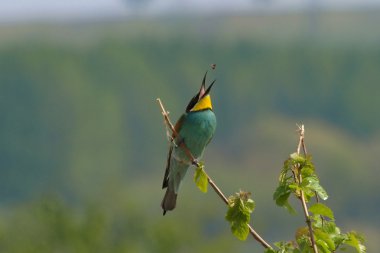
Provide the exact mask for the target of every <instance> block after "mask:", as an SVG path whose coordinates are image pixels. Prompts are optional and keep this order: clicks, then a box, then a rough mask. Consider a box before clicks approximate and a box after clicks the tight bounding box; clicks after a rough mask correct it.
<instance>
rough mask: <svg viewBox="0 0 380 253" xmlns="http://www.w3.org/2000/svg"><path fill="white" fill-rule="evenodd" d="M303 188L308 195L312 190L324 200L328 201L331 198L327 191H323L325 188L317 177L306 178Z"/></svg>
mask: <svg viewBox="0 0 380 253" xmlns="http://www.w3.org/2000/svg"><path fill="white" fill-rule="evenodd" d="M301 186H302V188H303V190H304V191H305V192H306V193H307V192H309V191H310V190H311V191H315V192H316V193H317V194H318V196H319V197H320V198H321V199H323V200H326V199H327V198H328V197H329V196H328V195H327V192H326V191H325V189H323V187H322V186H321V185H320V184H319V180H318V178H317V176H316V175H313V176H309V177H305V178H304V179H303V181H302V185H301Z"/></svg>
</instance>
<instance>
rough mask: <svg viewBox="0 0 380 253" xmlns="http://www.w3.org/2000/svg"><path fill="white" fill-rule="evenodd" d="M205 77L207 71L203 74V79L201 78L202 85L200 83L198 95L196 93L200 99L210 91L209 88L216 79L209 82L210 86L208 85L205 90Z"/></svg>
mask: <svg viewBox="0 0 380 253" xmlns="http://www.w3.org/2000/svg"><path fill="white" fill-rule="evenodd" d="M206 77H207V71H206V73H205V75H204V76H203V80H202V85H201V89H200V91H199V93H198V94H199V95H198V98H199V99H201V98H203V97H204V96H206V95H207V94H209V93H210V90H211V87H212V86H213V85H214V83H215V81H216V79H215V80H214V81H212V83H211V84H210V86H208V88H207V90H206Z"/></svg>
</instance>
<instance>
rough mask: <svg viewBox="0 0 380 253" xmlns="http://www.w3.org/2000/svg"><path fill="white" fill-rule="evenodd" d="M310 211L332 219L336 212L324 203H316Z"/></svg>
mask: <svg viewBox="0 0 380 253" xmlns="http://www.w3.org/2000/svg"><path fill="white" fill-rule="evenodd" d="M309 211H310V212H312V213H313V214H319V215H322V216H325V217H328V218H330V219H332V220H333V219H334V213H333V211H332V210H331V209H330V208H329V207H328V206H326V205H324V204H322V203H315V204H314V205H312V206H310V207H309Z"/></svg>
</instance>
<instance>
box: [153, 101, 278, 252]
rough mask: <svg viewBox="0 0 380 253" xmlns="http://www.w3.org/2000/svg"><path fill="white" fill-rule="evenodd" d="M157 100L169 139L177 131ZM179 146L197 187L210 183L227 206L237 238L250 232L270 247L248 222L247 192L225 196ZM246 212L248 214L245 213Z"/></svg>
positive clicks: (204, 187)
mask: <svg viewBox="0 0 380 253" xmlns="http://www.w3.org/2000/svg"><path fill="white" fill-rule="evenodd" d="M157 102H158V103H159V105H160V108H161V113H162V116H163V117H164V121H165V124H166V126H167V127H168V128H169V129H170V131H171V132H172V135H170V136H171V137H170V138H171V141H174V139H175V138H176V137H177V136H178V133H177V131H176V130H175V128H174V126H173V124H172V123H171V121H170V118H169V114H168V112H167V111H166V110H165V108H164V106H163V104H162V102H161V99H159V98H157ZM180 148H182V149H183V150H184V151H185V153H186V155H187V156H188V158H189V159H190V161H191V163H192V164H193V165H194V166H196V170H195V174H194V181H195V183H196V185H197V186H198V188H199V189H200V190H201V191H202V192H207V185H208V184H210V185H211V187H212V189H213V190H214V191H215V193H216V194H217V195H218V196H219V197H220V198H221V200H222V201H223V202H224V203H226V204H227V205H228V207H229V209H228V212H227V215H226V219H227V220H228V221H230V223H231V230H232V232H233V234H234V235H235V236H237V237H238V238H239V239H242V240H245V238H246V237H247V235H248V233H250V234H251V235H252V236H253V238H254V239H255V240H256V241H258V242H259V243H260V244H261V245H262V246H263V247H264V248H266V249H272V247H271V246H270V245H269V244H268V243H267V242H266V241H265V240H264V239H263V238H262V237H261V236H260V235H259V234H258V233H257V232H256V231H255V230H254V229H253V228H252V226H251V225H250V224H249V223H248V222H249V217H250V213H251V212H252V211H253V209H254V202H253V200H251V199H249V195H250V194H249V193H245V192H240V193H238V194H237V195H235V196H232V197H229V198H227V197H226V196H225V195H224V194H223V192H222V191H221V190H220V189H219V187H218V186H217V185H216V184H215V183H214V181H213V180H212V179H211V177H210V176H209V175H208V174H207V173H206V171H205V170H204V165H203V163H200V162H198V161H197V160H196V159H195V158H194V156H193V155H192V153H191V151H190V150H189V149H188V147H187V146H186V144H185V143H184V142H181V144H180ZM247 213H248V215H247Z"/></svg>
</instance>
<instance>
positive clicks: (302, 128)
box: [297, 125, 318, 253]
mask: <svg viewBox="0 0 380 253" xmlns="http://www.w3.org/2000/svg"><path fill="white" fill-rule="evenodd" d="M298 132H299V135H300V139H299V142H298V147H297V154H300V152H301V147H302V149H303V152H304V154H305V155H307V152H306V146H305V141H304V139H305V126H304V125H301V126H298ZM298 170H300V167H299V166H298ZM298 176H299V178H298V181H299V184H301V183H302V176H301V171H298ZM300 200H301V203H302V209H303V213H304V215H305V219H306V223H307V226H308V227H309V234H310V240H311V246H312V247H313V250H314V253H318V248H317V244H316V243H315V238H314V232H313V227H312V224H311V220H310V215H309V211H308V208H307V204H306V200H305V193H304V192H303V191H302V190H301V197H300Z"/></svg>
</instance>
